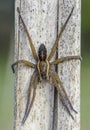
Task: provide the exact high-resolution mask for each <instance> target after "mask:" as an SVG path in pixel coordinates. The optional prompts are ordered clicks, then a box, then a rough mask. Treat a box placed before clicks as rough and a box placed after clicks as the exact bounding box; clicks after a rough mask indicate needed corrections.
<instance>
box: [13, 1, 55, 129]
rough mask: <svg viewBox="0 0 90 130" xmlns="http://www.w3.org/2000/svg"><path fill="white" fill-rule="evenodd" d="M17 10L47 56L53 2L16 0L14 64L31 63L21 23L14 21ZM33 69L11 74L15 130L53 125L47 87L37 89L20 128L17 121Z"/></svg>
mask: <svg viewBox="0 0 90 130" xmlns="http://www.w3.org/2000/svg"><path fill="white" fill-rule="evenodd" d="M17 7H19V8H20V11H21V14H22V17H23V20H24V22H25V24H26V26H27V28H28V30H29V33H30V35H31V38H32V41H33V43H34V46H35V48H36V51H37V50H38V48H39V46H40V44H41V43H44V44H45V45H46V47H47V49H48V53H49V52H50V50H51V47H52V45H53V43H54V41H55V39H56V29H57V26H56V23H57V1H55V0H46V1H45V0H27V1H26V0H22V1H21V0H20V1H19V0H16V1H15V61H17V60H20V59H25V60H29V61H31V62H33V63H36V61H35V60H34V59H33V56H32V53H31V49H30V47H29V43H28V39H27V36H26V34H25V32H24V29H23V26H22V23H21V22H20V19H19V17H18V13H17ZM32 72H33V69H31V68H28V67H26V66H24V65H18V67H17V68H16V73H15V77H16V78H15V119H14V120H15V122H14V128H15V130H36V129H37V130H51V129H53V128H52V126H53V125H52V123H53V100H54V88H53V87H52V86H50V85H49V84H47V83H42V84H41V85H38V87H37V91H36V98H35V101H34V104H33V107H32V110H31V112H30V114H29V116H28V119H27V120H26V122H25V124H24V125H23V126H22V125H21V121H22V118H23V116H24V111H25V107H26V101H27V89H28V87H29V82H30V77H31V75H32Z"/></svg>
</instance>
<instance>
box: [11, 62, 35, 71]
mask: <svg viewBox="0 0 90 130" xmlns="http://www.w3.org/2000/svg"><path fill="white" fill-rule="evenodd" d="M18 64H24V65H26V66H29V67H32V68H35V64H33V63H32V62H29V61H26V60H18V61H17V62H15V63H13V64H12V65H11V67H12V71H13V73H15V70H14V66H15V65H18Z"/></svg>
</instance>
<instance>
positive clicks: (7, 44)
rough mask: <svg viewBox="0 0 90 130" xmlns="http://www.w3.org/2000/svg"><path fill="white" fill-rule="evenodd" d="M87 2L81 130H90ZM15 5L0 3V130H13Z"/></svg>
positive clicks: (85, 7) (85, 5)
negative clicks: (12, 67) (12, 70)
mask: <svg viewBox="0 0 90 130" xmlns="http://www.w3.org/2000/svg"><path fill="white" fill-rule="evenodd" d="M89 6H90V0H82V21H81V24H82V28H81V29H82V33H81V34H82V35H81V36H82V38H81V46H82V57H83V61H82V64H81V130H89V129H90V101H89V98H90V94H89V92H90V88H89V83H90V82H89V80H90V77H89V76H90V58H89V57H90V44H89V42H90V37H89V35H90V14H89V13H90V9H89ZM13 25H14V1H13V0H0V130H13V108H14V103H13V102H14V83H13V75H12V72H11V68H10V65H11V64H12V63H13V49H12V48H13V27H14V26H13Z"/></svg>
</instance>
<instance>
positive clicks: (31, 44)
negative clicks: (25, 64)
mask: <svg viewBox="0 0 90 130" xmlns="http://www.w3.org/2000/svg"><path fill="white" fill-rule="evenodd" d="M17 12H18V14H19V17H20V19H21V21H22V24H23V26H24V30H25V32H26V34H27V37H28V40H29V44H30V47H31V51H32V54H33V57H34V59H35V60H36V61H37V60H38V56H37V54H36V50H35V47H34V45H33V42H32V39H31V37H30V35H29V32H28V29H27V27H26V25H25V23H24V21H23V18H22V16H21V13H20V9H19V7H18V8H17Z"/></svg>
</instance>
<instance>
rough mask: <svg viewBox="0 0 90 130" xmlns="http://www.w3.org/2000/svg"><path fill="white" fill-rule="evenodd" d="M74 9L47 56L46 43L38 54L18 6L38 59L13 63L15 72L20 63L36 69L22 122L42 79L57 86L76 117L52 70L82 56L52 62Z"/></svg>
mask: <svg viewBox="0 0 90 130" xmlns="http://www.w3.org/2000/svg"><path fill="white" fill-rule="evenodd" d="M73 10H74V7H73V8H72V10H71V13H70V14H69V16H68V18H67V20H66V22H65V24H64V25H63V27H62V28H61V31H60V33H59V35H58V36H57V38H56V41H55V43H54V45H53V47H52V49H51V52H50V54H49V56H48V57H47V49H46V47H45V45H44V44H41V45H40V47H39V50H38V56H37V54H36V50H35V47H34V45H33V43H32V40H31V37H30V35H29V32H28V29H27V27H26V25H25V23H24V21H23V19H22V16H21V14H20V10H19V8H17V12H18V14H19V18H20V19H21V22H22V24H23V26H24V30H25V32H26V34H27V37H28V40H29V44H30V47H31V50H32V54H33V57H34V59H35V60H36V61H37V64H34V63H32V62H30V61H26V60H18V61H17V62H15V63H14V64H12V70H13V73H15V70H14V66H15V65H17V64H18V63H19V64H24V65H26V66H28V67H32V68H34V69H35V71H34V72H33V74H32V76H31V81H30V85H29V88H28V92H27V104H26V109H25V114H24V117H23V120H22V124H24V123H25V121H26V119H27V117H28V114H29V112H30V110H31V108H32V105H33V102H34V99H35V95H36V88H37V84H38V83H39V82H41V81H42V80H46V81H49V82H50V83H51V84H52V85H53V86H55V87H56V88H57V91H58V93H59V94H60V99H61V102H62V104H63V105H64V106H65V108H66V110H67V112H68V113H69V115H70V116H71V117H72V119H74V117H73V115H72V114H71V111H70V110H72V111H74V112H75V113H77V111H76V110H74V108H73V106H72V104H71V102H70V100H69V98H68V96H67V93H66V91H65V89H64V87H63V84H62V82H61V80H60V78H59V76H58V74H57V73H56V72H54V71H52V70H51V65H56V64H59V63H62V62H64V61H68V60H72V59H79V60H81V57H80V56H67V57H62V58H59V59H56V60H55V61H53V62H50V60H51V58H52V57H53V56H54V54H55V51H56V47H57V45H58V42H59V39H60V37H61V35H62V33H63V31H64V29H65V27H66V25H67V23H68V21H69V19H70V17H71V15H72V13H73ZM32 86H34V91H33V96H32V100H31V102H30V95H31V89H32Z"/></svg>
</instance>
